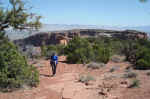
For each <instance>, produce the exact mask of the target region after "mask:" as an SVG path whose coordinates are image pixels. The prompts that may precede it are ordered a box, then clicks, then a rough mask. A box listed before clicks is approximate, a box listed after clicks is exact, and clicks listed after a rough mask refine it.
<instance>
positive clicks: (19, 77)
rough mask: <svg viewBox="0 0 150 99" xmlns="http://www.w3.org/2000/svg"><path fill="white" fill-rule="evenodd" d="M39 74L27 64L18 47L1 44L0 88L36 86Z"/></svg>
mask: <svg viewBox="0 0 150 99" xmlns="http://www.w3.org/2000/svg"><path fill="white" fill-rule="evenodd" d="M38 83H39V73H38V71H37V70H36V68H35V67H33V66H30V65H28V64H27V61H26V58H25V57H23V56H22V55H21V54H20V53H19V51H18V50H17V47H16V46H15V45H14V44H13V43H11V42H9V41H8V40H3V41H1V42H0V88H1V89H3V88H10V89H13V88H20V87H22V85H24V84H26V85H29V86H36V85H37V84H38Z"/></svg>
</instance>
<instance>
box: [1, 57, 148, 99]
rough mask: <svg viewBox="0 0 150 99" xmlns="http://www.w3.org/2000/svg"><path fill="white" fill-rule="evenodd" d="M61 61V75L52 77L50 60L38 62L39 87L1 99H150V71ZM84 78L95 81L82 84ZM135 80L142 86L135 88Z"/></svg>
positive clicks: (121, 65) (122, 65)
mask: <svg viewBox="0 0 150 99" xmlns="http://www.w3.org/2000/svg"><path fill="white" fill-rule="evenodd" d="M59 61H60V62H59V64H58V68H57V74H56V76H54V77H51V76H50V75H51V74H52V73H51V68H50V65H49V60H44V59H40V60H36V62H35V63H34V65H35V66H36V67H37V68H38V70H39V71H40V84H39V86H38V87H36V88H32V89H31V88H28V87H27V86H24V88H23V89H21V90H18V91H14V92H9V93H0V99H150V85H149V83H150V74H149V76H148V74H147V73H148V72H150V71H139V70H133V69H131V68H128V67H130V66H131V64H130V63H128V62H113V61H110V62H109V63H108V64H107V65H106V66H104V67H101V68H100V69H95V70H93V69H90V68H87V67H86V66H84V65H82V64H67V63H65V57H63V56H62V57H60V58H59ZM83 75H84V76H85V75H90V76H91V77H92V78H94V80H91V81H89V82H87V83H82V82H79V79H80V78H81V76H83ZM134 81H138V82H139V83H138V84H137V83H136V84H137V85H136V86H133V85H134V84H135V83H134V84H133V82H134ZM138 86H139V87H138ZM130 87H131V88H130ZM132 87H133V88H132ZM134 87H135V88H134Z"/></svg>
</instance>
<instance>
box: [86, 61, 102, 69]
mask: <svg viewBox="0 0 150 99" xmlns="http://www.w3.org/2000/svg"><path fill="white" fill-rule="evenodd" d="M104 66H105V64H104V63H96V62H91V63H89V64H88V65H87V68H91V69H100V68H102V67H104Z"/></svg>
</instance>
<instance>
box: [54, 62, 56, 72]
mask: <svg viewBox="0 0 150 99" xmlns="http://www.w3.org/2000/svg"><path fill="white" fill-rule="evenodd" d="M55 74H56V62H54V75H55Z"/></svg>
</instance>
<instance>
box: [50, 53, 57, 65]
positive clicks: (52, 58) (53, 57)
mask: <svg viewBox="0 0 150 99" xmlns="http://www.w3.org/2000/svg"><path fill="white" fill-rule="evenodd" d="M51 60H52V61H56V64H58V56H56V55H54V56H51Z"/></svg>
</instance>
